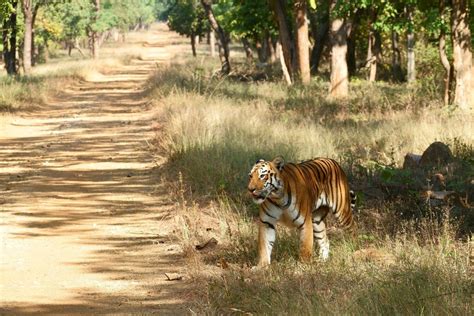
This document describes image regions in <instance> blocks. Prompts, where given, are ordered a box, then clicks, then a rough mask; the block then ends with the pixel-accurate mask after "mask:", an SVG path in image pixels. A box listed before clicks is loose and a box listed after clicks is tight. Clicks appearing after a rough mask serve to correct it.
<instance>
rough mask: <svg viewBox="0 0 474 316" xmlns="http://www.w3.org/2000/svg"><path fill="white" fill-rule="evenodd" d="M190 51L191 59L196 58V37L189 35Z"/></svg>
mask: <svg viewBox="0 0 474 316" xmlns="http://www.w3.org/2000/svg"><path fill="white" fill-rule="evenodd" d="M190 37H191V49H192V51H193V57H196V56H197V54H196V36H194V34H191V36H190Z"/></svg>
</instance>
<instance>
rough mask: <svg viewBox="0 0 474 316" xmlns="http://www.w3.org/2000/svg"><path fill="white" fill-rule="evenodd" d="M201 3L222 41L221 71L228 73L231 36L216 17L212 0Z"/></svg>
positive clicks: (203, 0) (202, 0) (204, 0)
mask: <svg viewBox="0 0 474 316" xmlns="http://www.w3.org/2000/svg"><path fill="white" fill-rule="evenodd" d="M201 4H202V6H203V8H204V11H205V12H206V15H207V18H208V20H209V24H210V26H211V28H212V29H213V30H214V31H215V32H216V33H217V36H218V38H219V41H220V43H221V47H222V50H223V54H222V55H221V57H222V58H221V63H222V67H221V72H222V73H223V74H228V73H229V72H230V69H231V68H230V60H229V37H228V35H227V34H226V33H225V32H224V30H223V29H222V27H221V26H220V25H219V23H218V22H217V20H216V17H215V16H214V12H213V10H212V0H201Z"/></svg>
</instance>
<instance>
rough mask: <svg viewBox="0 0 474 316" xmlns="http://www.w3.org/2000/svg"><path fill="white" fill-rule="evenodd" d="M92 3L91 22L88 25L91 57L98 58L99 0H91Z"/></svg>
mask: <svg viewBox="0 0 474 316" xmlns="http://www.w3.org/2000/svg"><path fill="white" fill-rule="evenodd" d="M92 3H93V5H94V9H93V14H92V19H91V24H90V25H89V26H88V34H89V40H90V48H91V54H92V58H94V59H98V58H99V27H98V24H99V19H100V16H99V15H100V0H92Z"/></svg>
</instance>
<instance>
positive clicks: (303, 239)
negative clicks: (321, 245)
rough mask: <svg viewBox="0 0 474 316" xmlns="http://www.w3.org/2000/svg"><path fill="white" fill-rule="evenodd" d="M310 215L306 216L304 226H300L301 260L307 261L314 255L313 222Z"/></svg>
mask: <svg viewBox="0 0 474 316" xmlns="http://www.w3.org/2000/svg"><path fill="white" fill-rule="evenodd" d="M309 216H310V215H309ZM309 216H308V215H306V216H305V221H304V223H303V226H302V227H301V228H300V260H301V261H306V262H308V261H310V260H311V256H312V255H313V223H312V221H311V218H308V217H309Z"/></svg>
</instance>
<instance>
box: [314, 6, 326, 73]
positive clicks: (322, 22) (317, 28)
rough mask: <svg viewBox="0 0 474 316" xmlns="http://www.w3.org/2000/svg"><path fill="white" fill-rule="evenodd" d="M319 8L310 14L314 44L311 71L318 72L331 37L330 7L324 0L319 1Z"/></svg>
mask: <svg viewBox="0 0 474 316" xmlns="http://www.w3.org/2000/svg"><path fill="white" fill-rule="evenodd" d="M317 7H318V10H317V11H315V12H313V13H311V11H310V14H309V17H310V20H311V24H310V25H311V34H312V37H313V40H314V46H313V49H312V51H311V59H310V65H311V72H312V73H313V74H316V73H318V68H319V62H320V60H321V56H322V54H323V50H324V47H325V46H326V45H327V42H328V38H329V26H330V25H329V7H328V6H327V4H326V2H325V1H323V0H319V1H318V6H317Z"/></svg>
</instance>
